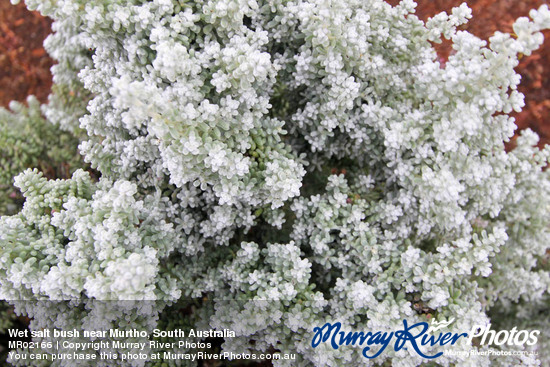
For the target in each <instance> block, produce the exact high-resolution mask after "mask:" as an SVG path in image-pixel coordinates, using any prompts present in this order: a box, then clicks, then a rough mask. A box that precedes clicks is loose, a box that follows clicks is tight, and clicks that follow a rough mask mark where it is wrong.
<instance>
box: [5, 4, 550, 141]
mask: <svg viewBox="0 0 550 367" xmlns="http://www.w3.org/2000/svg"><path fill="white" fill-rule="evenodd" d="M387 1H388V2H389V3H391V4H393V5H395V4H397V3H399V0H387ZM462 2H464V1H463V0H419V1H417V3H418V7H417V15H418V16H419V17H420V18H421V19H423V20H426V19H428V18H429V17H431V16H433V15H434V14H437V13H439V12H441V11H447V12H449V11H450V10H451V9H452V8H453V7H454V6H458V5H460V4H461V3H462ZM465 2H466V3H467V4H468V5H469V7H470V8H471V9H472V11H473V19H472V20H471V21H470V23H468V24H466V25H464V26H462V27H461V29H464V30H468V31H469V32H471V33H473V34H475V35H476V36H478V37H480V38H483V39H488V38H489V37H490V36H491V35H492V34H493V33H494V32H495V31H497V30H499V31H504V32H511V30H512V23H513V22H514V20H515V19H516V18H518V17H520V16H527V15H528V14H529V10H530V9H533V8H538V7H539V6H540V5H542V4H546V3H548V2H549V0H466V1H465ZM50 25H51V20H49V19H47V18H44V17H42V16H41V15H40V14H39V13H37V12H30V11H28V10H27V9H26V8H25V6H24V4H19V5H16V6H13V5H11V4H10V1H9V0H0V105H1V106H7V105H8V103H9V101H11V100H18V101H24V100H25V98H26V97H27V95H29V94H34V95H36V96H37V97H38V99H39V100H40V101H42V102H46V101H47V96H48V94H49V91H50V88H51V84H52V82H51V74H50V67H51V66H52V65H53V60H51V59H50V58H49V57H48V55H47V54H46V52H45V51H44V49H43V48H42V42H43V40H44V38H45V37H46V36H47V35H48V34H49V33H50V32H51V29H50ZM545 38H546V41H545V44H544V46H543V47H542V48H541V49H540V50H538V51H536V52H535V53H533V55H531V56H529V57H524V58H523V59H522V60H521V62H520V65H519V66H518V67H517V71H518V72H519V73H520V74H521V76H522V82H521V86H520V91H521V92H522V93H524V94H525V101H526V106H525V107H524V109H523V111H522V112H521V113H516V114H514V117H515V118H516V124H517V125H518V126H519V128H526V127H530V128H531V129H533V130H535V131H536V132H537V133H539V135H540V136H541V146H542V145H543V143H550V63H549V61H550V40H549V39H550V32H549V31H547V32H545ZM449 50H450V48H449V44H448V43H447V44H443V45H441V46H438V51H439V52H440V54H441V55H442V56H443V57H445V56H446V55H448V52H449Z"/></svg>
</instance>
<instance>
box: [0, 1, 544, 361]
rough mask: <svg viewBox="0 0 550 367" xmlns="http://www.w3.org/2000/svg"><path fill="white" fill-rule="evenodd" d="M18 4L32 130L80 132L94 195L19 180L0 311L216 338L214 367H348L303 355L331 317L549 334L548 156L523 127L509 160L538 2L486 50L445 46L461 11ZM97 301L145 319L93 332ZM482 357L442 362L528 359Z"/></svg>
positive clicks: (116, 314) (76, 181)
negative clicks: (44, 18)
mask: <svg viewBox="0 0 550 367" xmlns="http://www.w3.org/2000/svg"><path fill="white" fill-rule="evenodd" d="M26 2H27V5H28V6H29V7H31V8H36V9H38V10H40V11H41V12H42V13H43V14H45V15H48V16H50V17H52V18H53V19H54V20H55V23H54V25H53V27H54V30H55V33H54V34H53V35H52V36H50V38H48V40H47V41H46V46H47V48H48V50H49V52H50V54H51V55H52V56H53V57H54V58H56V59H57V60H59V63H58V64H57V65H56V66H55V67H54V70H53V71H54V75H55V76H54V81H55V83H56V84H57V85H59V87H58V91H57V92H54V94H53V95H52V96H51V99H50V103H49V104H48V105H46V106H44V107H43V112H44V115H45V116H46V117H47V118H48V119H49V120H50V121H52V122H54V123H56V124H58V125H59V126H61V127H62V128H63V129H65V130H67V131H72V132H77V131H80V130H81V131H82V133H79V134H82V135H81V136H82V142H81V143H80V152H81V153H82V155H83V156H84V159H85V160H86V162H89V163H90V164H91V166H92V168H94V169H97V170H98V171H99V172H100V173H101V178H100V179H99V181H96V180H94V179H92V178H91V177H90V175H89V174H88V173H87V172H85V171H83V170H78V171H76V172H75V173H74V174H73V176H72V178H70V179H67V180H57V181H52V180H47V179H46V178H44V177H43V176H42V175H41V174H40V173H39V172H38V171H36V170H35V171H33V170H27V171H24V172H23V173H21V174H20V175H18V176H17V177H16V179H15V184H16V186H17V187H18V188H19V189H20V190H21V192H22V193H23V195H24V197H25V198H26V201H25V205H24V207H23V209H22V211H21V212H20V213H19V214H16V215H13V216H9V217H8V216H6V217H2V219H1V220H0V244H1V246H2V252H1V254H0V264H1V266H0V296H1V297H2V298H4V299H10V300H33V299H37V300H38V299H40V300H75V301H80V302H83V303H84V304H86V305H88V306H82V307H81V308H78V307H74V308H72V309H71V308H65V309H63V312H65V313H66V314H67V316H66V317H65V318H64V319H63V326H62V327H66V328H69V329H70V328H82V327H89V326H90V325H94V326H95V327H98V326H97V325H98V323H99V325H100V326H101V327H113V326H114V327H132V328H137V329H140V328H141V329H151V328H153V327H158V325H162V326H163V327H169V328H190V327H195V328H218V329H223V328H228V329H231V330H234V331H235V332H236V334H237V336H236V337H235V338H228V339H227V340H225V342H224V344H223V345H222V348H223V350H224V351H234V352H236V353H243V352H246V351H259V352H270V351H274V350H280V351H284V352H289V353H292V352H295V353H297V355H298V357H299V360H298V361H284V360H280V361H274V364H277V365H284V364H285V363H290V365H293V366H296V365H316V366H321V365H350V364H351V365H358V364H360V363H366V361H365V358H364V357H363V356H361V349H359V348H341V349H339V350H337V351H335V350H333V349H331V348H330V347H329V346H325V345H323V346H320V347H318V348H316V349H313V348H311V345H310V343H311V333H312V329H313V327H315V326H320V325H322V324H324V323H325V322H326V321H331V320H332V321H336V320H338V321H341V322H342V323H345V324H346V325H347V326H349V329H353V330H394V329H396V328H400V327H402V325H403V324H402V320H403V319H408V320H409V321H410V322H411V323H412V322H414V321H426V320H428V319H431V318H435V319H436V320H439V321H443V320H450V319H455V320H456V321H455V322H454V324H453V325H452V328H453V329H456V330H461V331H463V332H464V331H469V330H470V328H471V327H472V325H475V324H486V323H488V322H491V323H493V325H498V324H499V323H500V324H501V325H508V324H512V325H514V326H516V325H521V324H522V323H529V326H530V327H537V328H540V329H543V330H548V327H547V326H545V323H547V322H548V320H547V319H545V318H543V317H539V316H537V315H540V314H542V313H543V312H544V311H543V310H544V309H545V308H547V307H548V306H547V302H548V298H547V297H548V296H547V291H548V288H549V285H550V277H549V273H548V265H547V254H546V251H547V250H548V247H549V243H550V241H549V240H550V236H549V231H548V223H549V219H550V179H549V177H548V173H547V172H546V171H544V170H543V168H544V167H546V165H547V163H548V159H549V157H550V150H549V149H547V148H545V149H543V150H539V149H538V148H536V144H537V136H536V135H535V134H534V133H532V132H530V131H526V132H524V133H523V134H522V135H521V137H520V138H518V139H517V147H516V148H515V149H513V150H512V151H510V152H507V151H506V150H505V148H504V142H507V141H509V139H510V138H511V137H512V136H513V134H514V130H515V125H514V121H513V119H512V118H510V117H509V116H508V114H509V113H510V112H511V111H513V110H516V111H517V110H520V109H521V107H522V106H523V96H522V95H521V93H519V92H518V91H517V86H518V84H519V81H520V78H519V76H518V75H517V74H516V73H515V72H514V67H515V66H516V65H517V63H518V57H519V56H521V55H528V54H530V53H531V52H532V51H533V50H535V49H536V48H537V47H539V46H540V45H541V43H542V40H543V37H542V34H541V33H540V31H541V30H542V29H545V28H548V27H550V11H549V10H548V8H547V7H541V8H540V9H539V10H533V11H532V12H531V13H530V16H531V20H529V19H528V18H520V19H518V21H517V22H516V23H515V25H514V34H513V35H510V34H504V33H497V34H495V35H494V36H493V37H492V38H491V39H490V40H489V42H488V43H487V42H485V41H482V40H480V39H478V38H476V37H475V36H473V35H472V34H470V33H467V32H464V31H457V30H456V28H457V26H459V25H461V24H464V23H465V22H467V20H468V19H469V18H470V17H471V12H470V10H469V9H468V8H467V6H465V5H463V6H460V7H458V8H455V9H453V11H452V14H450V15H448V14H445V13H442V14H439V15H436V16H435V17H433V18H431V19H429V20H428V21H427V22H426V23H424V22H422V21H420V20H419V19H418V18H417V17H416V16H415V15H414V14H413V12H414V7H415V3H414V2H413V1H411V0H404V1H402V2H401V3H400V4H399V5H398V6H396V7H391V6H390V5H388V4H386V3H385V2H383V1H381V0H338V1H330V0H300V1H286V0H271V1H256V0H249V1H244V0H195V1H191V2H185V1H175V0H174V1H172V0H153V1H139V0H134V1H116V0H112V1H104V0H103V1H99V0H98V1H81V0H56V1H49V0H47V1H36V0H28V1H26ZM442 37H445V38H448V39H450V40H451V41H452V43H453V49H454V52H453V53H452V55H451V56H450V57H449V59H448V61H447V62H446V63H445V65H443V64H442V63H441V62H440V60H439V59H438V57H437V54H436V52H435V50H434V48H433V46H432V43H433V42H439V41H441V39H442ZM64 90H70V91H71V92H72V93H70V94H67V93H65V94H64V93H63V91H64ZM67 95H69V96H72V97H71V98H69V99H67V98H65V97H66V96H67ZM75 95H76V96H77V98H76V97H74V96H75ZM64 96H65V97H64ZM88 100H89V102H88ZM86 103H87V106H86V109H84V105H86ZM93 300H99V301H101V300H110V301H123V300H138V301H139V300H155V301H158V303H157V304H156V305H155V307H151V308H150V309H148V310H144V309H143V308H144V307H145V306H143V305H144V304H147V303H143V304H142V306H139V307H141V308H139V312H138V309H137V308H132V307H129V306H128V305H122V304H119V305H117V307H114V306H113V307H114V308H116V310H111V311H110V312H107V314H108V315H109V317H107V316H105V315H104V314H101V312H100V311H97V312H95V311H94V312H90V311H89V310H90V309H94V310H96V309H100V308H101V307H99V306H97V303H93V302H92V301H93ZM88 301H89V302H88ZM87 302H88V303H87ZM161 302H162V304H161ZM90 305H92V306H93V305H96V306H97V307H96V308H93V307H92V306H90ZM134 306H135V307H138V306H136V305H134ZM40 307H42V308H40ZM39 308H40V309H39ZM60 308H62V305H55V304H48V305H47V307H46V306H44V304H43V303H40V304H38V303H34V304H33V303H22V304H18V309H17V310H18V312H22V313H27V314H29V315H30V316H33V317H34V320H33V322H32V323H31V328H37V329H38V328H40V327H45V325H48V322H50V323H51V324H55V325H56V326H57V327H61V326H59V322H60V318H59V317H58V315H59V313H60V312H62V311H60ZM176 310H178V312H176ZM100 314H101V315H102V316H101V317H102V318H101V317H99V316H98V315H100ZM120 315H126V316H125V317H121V316H120ZM98 320H102V321H98ZM56 323H57V324H56ZM525 325H526V324H525ZM542 339H543V338H541V340H542ZM539 348H542V349H541V350H543V349H544V346H543V343H542V342H541V343H539ZM540 357H542V358H544V355H542V353H541V355H540ZM491 358H492V357H490V356H486V355H477V356H470V357H463V356H459V355H448V356H447V355H446V356H443V357H440V358H438V359H437V363H441V364H443V365H449V364H460V363H464V362H468V363H471V364H472V365H475V366H481V365H488V364H489V363H495V364H502V365H519V364H521V365H537V363H538V361H537V359H536V356H534V355H529V356H521V357H520V356H508V357H502V356H501V357H498V358H497V359H495V360H494V361H492V360H491ZM389 360H391V363H392V364H393V365H395V366H406V365H411V366H416V365H420V364H421V363H422V362H423V360H422V359H421V358H420V357H419V356H418V355H415V354H414V353H412V352H411V353H409V352H407V351H405V350H401V351H398V352H395V351H391V350H389V349H388V350H387V351H385V353H384V354H382V355H381V356H380V357H378V358H377V359H376V360H373V361H372V363H375V364H384V363H387V362H388V361H389ZM110 362H112V364H111V365H113V364H115V363H123V362H117V361H110ZM60 363H61V364H62V363H63V362H60Z"/></svg>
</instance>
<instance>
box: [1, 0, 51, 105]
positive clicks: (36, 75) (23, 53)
mask: <svg viewBox="0 0 550 367" xmlns="http://www.w3.org/2000/svg"><path fill="white" fill-rule="evenodd" d="M50 24H51V21H50V20H49V19H47V18H44V17H42V16H41V15H40V14H39V13H37V12H30V11H28V10H27V9H26V8H25V5H24V4H22V3H21V4H19V5H17V6H13V5H11V4H10V1H9V0H0V105H1V106H7V105H8V103H9V102H10V101H11V100H18V101H24V100H25V98H26V97H27V96H28V95H29V94H34V95H35V96H37V98H38V99H39V100H40V101H42V102H46V100H47V97H48V94H49V93H50V87H51V85H52V76H51V74H50V67H51V66H52V64H53V62H52V60H51V59H50V58H49V57H48V55H47V54H46V52H45V51H44V48H43V47H42V42H43V41H44V38H46V36H47V35H48V34H49V33H50V32H51V28H50Z"/></svg>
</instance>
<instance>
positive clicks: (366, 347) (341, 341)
mask: <svg viewBox="0 0 550 367" xmlns="http://www.w3.org/2000/svg"><path fill="white" fill-rule="evenodd" d="M453 322H454V319H451V320H449V321H441V322H437V321H435V320H432V323H431V324H428V323H427V322H418V323H416V324H409V323H408V322H407V320H403V329H401V330H395V331H391V332H382V331H342V324H341V323H340V322H335V323H329V322H327V323H326V324H324V325H323V326H321V327H315V328H313V333H314V334H313V339H312V340H311V346H312V347H313V348H317V347H318V346H319V345H320V344H321V343H328V344H329V345H330V346H331V347H332V348H333V349H339V348H340V347H342V346H359V347H363V350H362V354H363V357H365V358H369V359H373V358H376V357H378V356H379V355H381V354H382V353H383V352H384V351H385V350H386V348H387V347H388V346H390V345H392V346H393V350H394V351H396V352H397V351H400V350H401V349H403V348H405V349H408V348H409V347H410V348H412V349H413V350H414V351H415V352H416V353H417V354H418V355H419V356H421V357H423V358H428V359H433V358H437V357H440V356H442V355H443V353H444V352H443V351H440V352H438V353H436V354H433V355H427V354H424V353H423V352H422V351H421V347H423V346H428V347H433V346H445V345H455V344H456V343H457V342H458V341H459V340H467V344H468V345H472V339H473V338H481V340H480V342H479V345H497V346H500V345H517V346H521V345H524V344H526V345H535V344H536V343H537V336H538V334H540V331H538V330H532V331H527V330H517V328H515V327H514V328H513V329H512V330H501V331H498V332H496V331H495V330H491V324H489V325H474V326H473V327H472V329H471V330H470V332H469V333H453V332H440V333H436V332H437V331H438V330H441V329H445V328H446V327H448V326H449V325H450V324H452V323H453ZM461 338H462V339H461ZM373 347H379V348H378V350H376V351H371V349H372V348H373Z"/></svg>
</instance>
